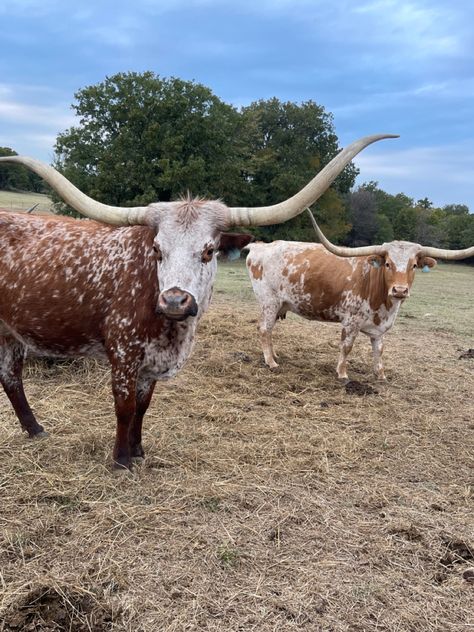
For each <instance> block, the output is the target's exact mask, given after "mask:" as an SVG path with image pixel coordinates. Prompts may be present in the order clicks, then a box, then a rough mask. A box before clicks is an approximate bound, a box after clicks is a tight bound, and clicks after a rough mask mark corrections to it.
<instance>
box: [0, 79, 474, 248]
mask: <svg viewBox="0 0 474 632" xmlns="http://www.w3.org/2000/svg"><path fill="white" fill-rule="evenodd" d="M75 99H76V101H75V103H74V104H73V106H72V107H73V109H74V110H75V112H76V114H77V116H78V118H79V123H78V124H77V125H76V126H74V127H71V128H69V129H67V130H65V131H64V132H63V133H61V134H59V136H58V138H57V141H56V146H55V151H56V160H55V166H56V168H58V169H59V170H60V171H61V172H62V173H63V174H64V175H65V176H66V177H67V178H69V179H70V180H71V181H72V182H74V183H75V184H76V185H77V186H78V187H79V188H80V189H81V190H83V191H84V192H85V193H87V194H88V195H90V196H91V197H93V198H95V199H97V200H99V201H101V202H104V203H108V204H113V205H120V206H127V205H144V204H148V203H150V202H155V201H159V200H162V201H168V200H170V199H176V198H178V197H179V196H180V195H185V194H186V193H187V192H188V191H189V192H191V193H192V194H193V195H199V196H203V197H210V198H222V199H223V200H224V201H225V202H226V203H227V204H229V205H231V206H244V205H247V206H263V205H268V204H274V203H276V202H279V201H281V200H282V199H285V198H287V197H289V196H291V195H293V194H294V193H296V192H297V191H298V190H300V189H301V188H302V187H303V186H304V185H305V184H306V183H307V182H308V181H309V180H310V179H311V178H312V177H313V176H314V174H315V173H316V172H317V171H319V170H320V169H321V168H322V167H323V166H324V165H325V164H327V163H328V162H329V161H330V160H331V158H333V156H335V155H336V153H337V152H338V151H339V149H340V147H339V144H338V139H337V136H336V134H335V131H334V125H333V117H332V114H330V113H328V112H326V111H325V109H324V108H323V107H322V106H320V105H318V104H316V103H315V102H314V101H307V102H305V103H301V104H297V103H292V102H281V101H279V100H278V99H276V98H273V99H268V100H260V101H256V102H254V103H252V104H251V105H249V106H247V107H242V108H240V109H237V108H235V107H233V106H232V105H229V104H227V103H224V102H223V101H222V100H221V99H219V98H218V97H217V96H215V95H214V94H213V93H212V91H211V90H210V89H209V88H207V87H205V86H203V85H201V84H198V83H195V82H192V81H183V80H181V79H177V78H161V77H159V76H158V75H156V74H154V73H152V72H145V73H133V72H129V73H119V74H116V75H114V76H111V77H108V78H106V79H105V81H103V82H101V83H98V84H95V85H92V86H88V87H85V88H83V89H81V90H79V91H78V92H77V93H76V94H75ZM1 151H10V152H11V153H14V152H12V150H10V149H8V148H3V150H0V153H1ZM9 169H11V171H8V170H9ZM13 171H14V173H13ZM26 173H28V172H26ZM30 175H31V174H30ZM357 175H358V171H357V169H356V168H355V167H354V165H352V164H350V165H348V166H347V167H346V169H345V170H344V171H343V172H342V174H341V175H340V176H339V177H338V178H337V180H336V181H335V183H334V184H333V185H332V186H331V187H330V189H329V190H328V191H327V192H326V193H325V194H324V195H323V196H322V197H321V198H320V200H318V202H317V204H316V205H315V207H314V209H313V210H314V211H315V214H316V216H317V217H318V219H319V222H320V224H321V226H322V228H323V230H324V231H325V232H326V234H327V235H328V237H329V238H330V239H332V240H334V241H335V242H337V243H343V244H346V245H356V246H357V245H365V244H369V243H382V242H384V241H390V240H392V239H404V240H408V241H415V242H420V243H423V244H426V245H435V246H444V247H448V248H463V247H466V246H470V245H472V244H474V215H471V214H469V209H468V208H467V207H466V206H464V205H448V206H444V207H443V208H434V207H433V205H432V203H431V202H430V201H429V199H427V198H424V199H423V200H418V201H416V202H415V201H414V200H412V199H411V198H409V197H407V196H406V195H404V194H403V193H399V194H397V195H390V194H388V193H386V192H385V191H383V190H382V189H380V188H379V187H378V184H377V183H376V182H369V183H366V184H364V185H362V186H360V187H359V188H358V189H357V190H353V187H354V183H355V178H356V176H357ZM2 178H3V180H2ZM25 178H27V175H25V174H24V173H23V170H22V169H21V168H17V167H14V168H11V167H8V168H7V167H2V168H1V169H0V188H24V189H26V190H32V189H31V188H30V187H37V186H38V184H37V182H36V176H33V179H30V180H29V181H28V182H27V180H26V179H25ZM5 182H6V184H5ZM21 183H23V184H21ZM33 190H37V189H36V188H35V189H33ZM55 201H56V202H57V204H58V207H59V208H60V210H61V211H62V212H65V213H73V211H71V210H70V209H67V208H66V207H64V206H62V205H61V204H60V200H59V199H58V198H55ZM254 232H255V235H256V237H257V238H259V239H264V240H272V239H292V240H307V241H313V240H314V234H313V231H312V229H311V228H310V225H309V222H308V219H307V217H306V215H305V214H302V215H300V216H299V217H297V218H295V219H293V220H292V221H290V222H287V223H286V224H283V225H277V226H267V227H260V228H256V229H254Z"/></svg>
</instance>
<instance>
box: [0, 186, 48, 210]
mask: <svg viewBox="0 0 474 632" xmlns="http://www.w3.org/2000/svg"><path fill="white" fill-rule="evenodd" d="M34 204H38V205H39V206H38V207H37V209H36V210H37V211H50V210H51V207H52V205H53V202H52V201H51V198H50V197H48V196H47V195H44V194H43V193H30V192H28V191H25V192H19V191H0V207H1V208H6V209H11V210H12V211H16V210H25V211H26V209H29V208H31V207H32V206H33V205H34Z"/></svg>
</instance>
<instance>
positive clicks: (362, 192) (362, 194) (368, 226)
mask: <svg viewBox="0 0 474 632" xmlns="http://www.w3.org/2000/svg"><path fill="white" fill-rule="evenodd" d="M348 204H349V218H350V221H351V223H352V230H351V232H350V235H349V239H350V243H351V245H352V246H356V247H357V246H367V245H369V244H372V243H374V238H375V235H376V234H377V229H378V222H377V200H376V196H375V194H374V192H373V191H370V190H368V189H366V188H364V187H359V188H358V189H357V191H354V192H353V193H350V194H349V196H348Z"/></svg>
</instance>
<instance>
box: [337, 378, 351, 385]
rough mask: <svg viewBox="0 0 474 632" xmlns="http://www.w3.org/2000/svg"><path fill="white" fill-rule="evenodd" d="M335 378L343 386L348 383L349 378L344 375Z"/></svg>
mask: <svg viewBox="0 0 474 632" xmlns="http://www.w3.org/2000/svg"><path fill="white" fill-rule="evenodd" d="M337 380H338V382H339V383H340V384H342V385H343V386H345V385H346V384H349V378H348V377H347V376H346V377H339V376H337Z"/></svg>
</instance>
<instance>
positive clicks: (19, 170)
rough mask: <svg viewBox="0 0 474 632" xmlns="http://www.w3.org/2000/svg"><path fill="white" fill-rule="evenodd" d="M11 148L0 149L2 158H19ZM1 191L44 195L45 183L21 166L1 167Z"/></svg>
mask: <svg viewBox="0 0 474 632" xmlns="http://www.w3.org/2000/svg"><path fill="white" fill-rule="evenodd" d="M17 155H18V154H17V152H16V151H13V149H10V147H0V156H17ZM0 190H7V191H34V192H35V193H44V191H45V190H46V187H45V184H44V181H43V180H42V179H41V178H40V177H39V176H37V175H36V173H33V172H32V171H30V170H29V169H26V168H25V167H21V166H20V165H18V166H17V165H0Z"/></svg>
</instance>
